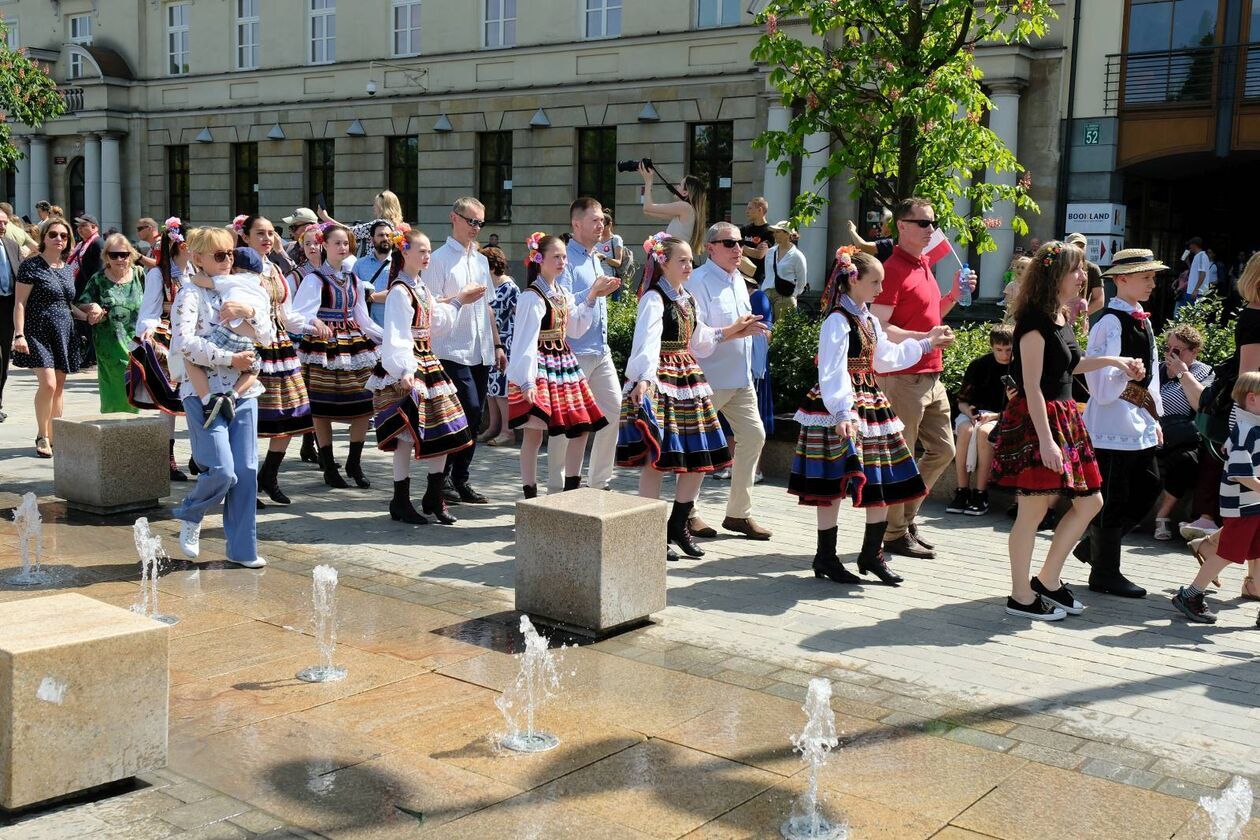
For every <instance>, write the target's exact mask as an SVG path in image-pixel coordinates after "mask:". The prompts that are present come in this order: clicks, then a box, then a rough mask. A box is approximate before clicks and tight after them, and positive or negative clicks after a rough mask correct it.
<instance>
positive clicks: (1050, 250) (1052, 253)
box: [1041, 242, 1063, 268]
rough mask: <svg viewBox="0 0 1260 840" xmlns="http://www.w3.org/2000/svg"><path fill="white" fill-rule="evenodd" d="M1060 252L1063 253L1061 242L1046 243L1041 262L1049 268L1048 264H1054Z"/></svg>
mask: <svg viewBox="0 0 1260 840" xmlns="http://www.w3.org/2000/svg"><path fill="white" fill-rule="evenodd" d="M1062 253H1063V243H1062V242H1048V243H1046V253H1045V256H1043V257H1042V258H1041V264H1042V265H1044V266H1045V267H1046V268H1049V267H1050V266H1052V265H1054V263H1055V261H1056V260H1057V259H1058V258H1059V255H1060V254H1062Z"/></svg>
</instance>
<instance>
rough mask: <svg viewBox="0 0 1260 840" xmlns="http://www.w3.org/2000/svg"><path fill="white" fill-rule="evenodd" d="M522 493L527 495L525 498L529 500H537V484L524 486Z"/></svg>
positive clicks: (522, 486)
mask: <svg viewBox="0 0 1260 840" xmlns="http://www.w3.org/2000/svg"><path fill="white" fill-rule="evenodd" d="M521 492H523V493H524V494H525V498H527V499H536V498H538V485H537V484H522V485H521Z"/></svg>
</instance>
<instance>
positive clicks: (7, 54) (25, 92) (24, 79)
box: [0, 18, 66, 169]
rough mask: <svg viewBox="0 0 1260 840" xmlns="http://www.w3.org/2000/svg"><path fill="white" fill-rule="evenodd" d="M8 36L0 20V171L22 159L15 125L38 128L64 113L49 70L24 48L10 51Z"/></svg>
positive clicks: (61, 100)
mask: <svg viewBox="0 0 1260 840" xmlns="http://www.w3.org/2000/svg"><path fill="white" fill-rule="evenodd" d="M7 32H8V27H7V26H6V25H5V23H4V20H3V19H2V18H0V169H13V168H14V167H15V166H16V164H17V162H18V160H19V159H21V157H22V155H21V154H20V153H19V152H18V150H17V147H16V146H14V145H13V141H12V139H11V138H12V129H11V124H12V123H13V122H14V121H16V122H19V123H23V124H25V125H28V126H31V127H32V128H37V127H39V126H40V125H43V124H44V123H45V122H47V121H48V120H51V119H55V118H57V117H59V116H61V115H62V114H64V113H65V111H66V102H65V99H63V98H62V96H61V92H60V91H59V90H57V83H56V82H54V81H53V80H52V77H51V76H49V75H48V66H47V65H44V64H40V63H39V62H37V61H33V60H31V58H30V57H29V56H28V55H27V54H26V50H25V49H24V48H19V49H16V50H12V49H9V46H8V41H7V39H6V38H5V37H4V35H5V34H6V33H7Z"/></svg>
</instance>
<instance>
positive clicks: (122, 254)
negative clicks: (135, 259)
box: [108, 251, 131, 260]
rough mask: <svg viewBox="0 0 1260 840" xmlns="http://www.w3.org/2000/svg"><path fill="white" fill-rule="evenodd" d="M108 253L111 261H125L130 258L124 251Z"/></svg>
mask: <svg viewBox="0 0 1260 840" xmlns="http://www.w3.org/2000/svg"><path fill="white" fill-rule="evenodd" d="M108 253H109V258H110V259H111V260H125V259H128V258H129V257H130V256H131V254H129V253H127V252H126V251H109V252H108Z"/></svg>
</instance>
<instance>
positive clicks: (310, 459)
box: [286, 224, 371, 464]
mask: <svg viewBox="0 0 1260 840" xmlns="http://www.w3.org/2000/svg"><path fill="white" fill-rule="evenodd" d="M299 241H300V242H301V246H302V247H301V249H300V250H299V251H298V257H299V258H298V259H297V260H296V266H297V267H296V270H295V271H293V272H292V273H291V274H289V276H288V277H287V278H286V279H287V280H288V281H289V288H290V290H291V291H292V292H293V296H292V297H293V299H296V298H297V291H298V289H300V288H301V287H302V280H303V279H304V278H305V277H306V276H307V275H308V274H313V273H314V272H315V271H316V270H317V269H318V268H319V267H320V266H322V265H323V264H324V226H323V225H321V224H311V225H307V226H306V228H304V229H303V231H302V238H301V239H300V240H299ZM370 311H371V310H369V312H370ZM303 332H305V330H304V331H303ZM290 340H291V341H293V342H295V346H296V344H298V343H301V340H302V334H298V335H293V336H290ZM307 396H308V399H309V394H308V395H307ZM298 455H299V457H300V458H301V459H302V463H304V464H319V450H318V449H317V448H316V446H315V432H314V431H313V430H312V431H309V432H305V433H304V434H303V435H302V448H301V450H300V451H299V453H298Z"/></svg>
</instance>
